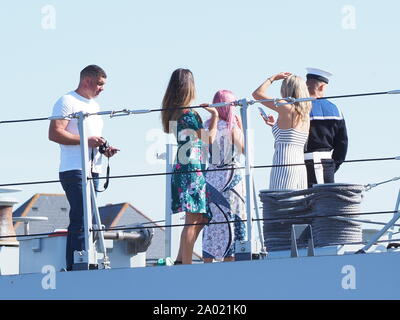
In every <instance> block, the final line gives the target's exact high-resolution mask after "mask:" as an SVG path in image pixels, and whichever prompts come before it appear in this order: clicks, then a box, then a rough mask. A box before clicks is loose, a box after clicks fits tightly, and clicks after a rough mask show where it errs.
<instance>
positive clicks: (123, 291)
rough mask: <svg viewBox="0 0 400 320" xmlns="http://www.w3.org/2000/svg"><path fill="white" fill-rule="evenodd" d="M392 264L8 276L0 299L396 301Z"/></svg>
mask: <svg viewBox="0 0 400 320" xmlns="http://www.w3.org/2000/svg"><path fill="white" fill-rule="evenodd" d="M399 265H400V252H398V251H397V252H396V251H394V252H386V253H367V254H346V255H334V256H314V257H298V258H279V259H265V260H253V261H237V262H231V263H213V264H198V265H177V266H157V267H142V268H121V269H108V270H87V271H74V272H56V273H54V274H53V275H50V274H49V273H44V274H41V273H37V274H23V275H10V276H1V277H0V299H2V300H6V299H90V300H91V299H108V300H109V299H135V300H175V299H177V300H204V299H208V300H209V299H211V300H214V299H215V300H221V299H222V300H250V299H251V300H253V299H255V300H258V299H262V300H264V299H346V300H348V299H399V298H400V293H399V288H400V278H399V277H398V266H399ZM51 277H52V278H51ZM50 278H51V279H50ZM188 284H190V285H188Z"/></svg>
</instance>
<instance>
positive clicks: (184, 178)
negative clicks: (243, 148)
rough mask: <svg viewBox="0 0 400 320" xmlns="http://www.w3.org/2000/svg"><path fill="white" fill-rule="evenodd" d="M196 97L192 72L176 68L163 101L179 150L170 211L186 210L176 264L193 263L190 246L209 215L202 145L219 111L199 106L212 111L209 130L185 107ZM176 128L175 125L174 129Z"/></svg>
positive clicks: (166, 128) (212, 133)
mask: <svg viewBox="0 0 400 320" xmlns="http://www.w3.org/2000/svg"><path fill="white" fill-rule="evenodd" d="M195 97H196V89H195V84H194V79H193V74H192V72H191V71H190V70H188V69H177V70H175V71H174V72H173V73H172V75H171V78H170V81H169V84H168V87H167V90H166V92H165V95H164V99H163V102H162V107H163V112H162V115H161V117H162V119H161V120H162V125H163V129H164V132H165V133H172V132H173V133H174V134H175V136H176V139H177V142H178V151H177V156H176V163H175V165H174V169H173V171H174V173H175V174H173V175H172V178H171V194H172V205H171V206H172V208H171V209H172V213H178V212H185V224H187V225H186V226H185V227H184V228H183V230H182V234H181V240H180V246H179V252H178V256H177V258H176V261H175V264H180V263H183V264H190V263H192V255H193V246H194V243H195V242H196V239H197V237H198V235H199V233H200V231H201V229H202V228H203V226H204V224H205V223H208V221H209V220H210V219H211V213H210V210H209V207H208V201H207V199H206V195H207V193H206V180H205V177H204V174H203V171H202V170H204V169H205V164H206V161H207V159H206V157H203V149H204V148H203V145H204V144H211V143H212V142H213V141H214V139H215V135H216V127H217V123H218V112H217V110H216V109H215V108H210V107H208V104H203V105H202V106H203V107H204V109H206V110H207V111H208V112H210V113H211V118H210V123H209V127H208V131H207V132H206V131H205V129H204V128H203V121H202V120H201V118H200V116H199V114H198V113H197V112H196V111H195V110H194V109H188V108H187V107H189V106H190V105H191V104H192V103H193V102H194V99H195ZM174 128H175V129H174Z"/></svg>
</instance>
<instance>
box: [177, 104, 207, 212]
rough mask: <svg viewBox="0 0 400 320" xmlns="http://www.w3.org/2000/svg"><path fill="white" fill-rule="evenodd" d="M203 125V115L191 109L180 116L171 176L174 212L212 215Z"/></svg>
mask: <svg viewBox="0 0 400 320" xmlns="http://www.w3.org/2000/svg"><path fill="white" fill-rule="evenodd" d="M202 128H203V123H202V121H201V118H200V116H199V115H198V114H197V113H195V112H193V111H192V110H189V111H185V112H184V113H183V115H182V116H181V117H180V118H178V120H177V141H178V150H177V155H176V161H175V164H174V168H173V172H174V174H173V175H172V178H171V193H172V204H171V207H172V208H171V209H172V212H173V213H177V212H182V211H184V212H190V213H202V214H203V215H204V216H205V217H206V218H208V219H211V215H210V210H209V207H208V203H207V199H206V180H205V177H204V175H203V172H202V171H201V170H204V169H205V163H204V161H203V159H204V157H203V152H204V146H203V142H202V140H201V139H200V138H199V137H198V136H197V132H196V131H197V130H200V129H202ZM188 171H193V172H188Z"/></svg>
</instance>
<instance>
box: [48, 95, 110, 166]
mask: <svg viewBox="0 0 400 320" xmlns="http://www.w3.org/2000/svg"><path fill="white" fill-rule="evenodd" d="M81 111H83V112H89V113H94V112H99V111H100V108H99V105H98V104H97V102H96V101H94V100H93V99H86V98H84V97H82V96H81V95H79V94H78V93H76V92H75V91H71V92H69V93H67V94H66V95H64V96H62V97H61V98H60V99H58V100H57V102H56V103H55V104H54V107H53V116H67V115H70V114H71V113H75V112H81ZM85 122H86V128H87V136H88V137H90V136H98V137H101V134H102V130H103V119H102V118H101V116H98V115H94V116H90V117H87V118H86V119H85ZM66 130H67V131H68V132H70V133H72V134H78V135H79V129H78V119H71V120H69V123H68V125H67V128H66ZM93 151H94V160H93V168H92V172H96V173H101V153H100V152H99V150H98V149H97V148H94V149H93ZM91 156H92V148H89V159H88V165H89V168H91ZM69 170H82V162H81V148H80V145H64V144H60V172H63V171H69Z"/></svg>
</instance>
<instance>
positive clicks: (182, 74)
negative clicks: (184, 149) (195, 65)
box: [161, 68, 196, 133]
mask: <svg viewBox="0 0 400 320" xmlns="http://www.w3.org/2000/svg"><path fill="white" fill-rule="evenodd" d="M195 98H196V88H195V85H194V79H193V74H192V72H191V71H190V70H189V69H182V68H179V69H176V70H175V71H174V72H173V73H172V75H171V79H170V80H169V83H168V87H167V90H166V91H165V94H164V98H163V101H162V108H163V109H164V110H163V112H161V121H162V126H163V130H164V132H165V133H170V131H169V129H170V128H169V122H170V121H175V120H177V119H178V118H179V117H180V116H181V115H182V113H183V110H184V108H185V107H189V106H190V104H191V103H192V102H193V101H194V99H195ZM169 109H171V110H169Z"/></svg>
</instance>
